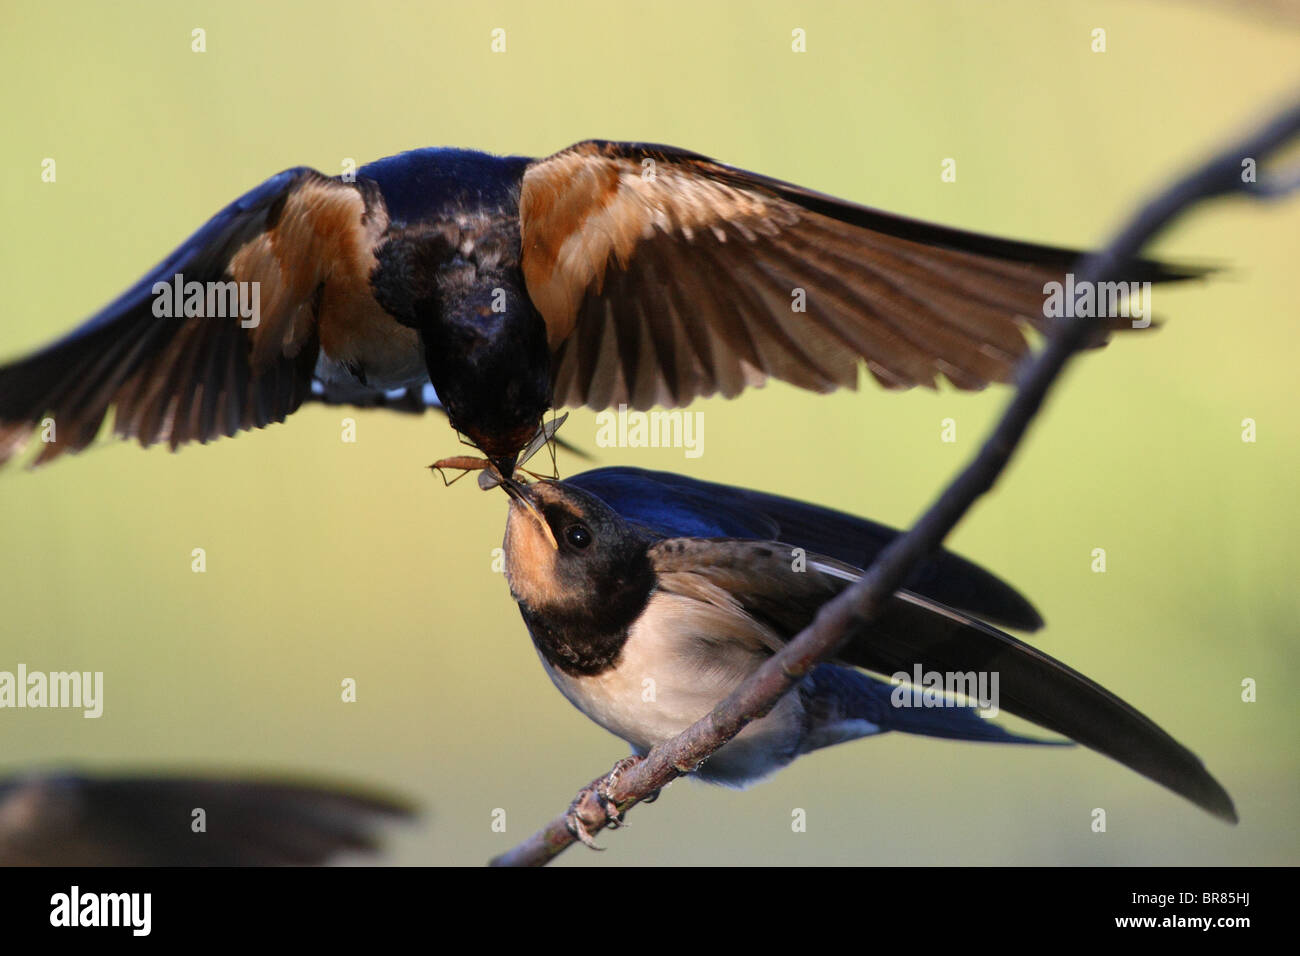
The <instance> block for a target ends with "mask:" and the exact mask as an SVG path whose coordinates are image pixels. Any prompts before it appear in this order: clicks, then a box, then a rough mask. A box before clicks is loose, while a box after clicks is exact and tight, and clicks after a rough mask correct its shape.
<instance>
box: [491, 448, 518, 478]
mask: <svg viewBox="0 0 1300 956" xmlns="http://www.w3.org/2000/svg"><path fill="white" fill-rule="evenodd" d="M488 461H490V462H492V467H493V468H495V469H496V470H497V473H498V474H499V475H501V477H502V478H510V477H511V476H512V475H514V473H515V465H516V464H517V463H518V461H519V455H518V453H516V454H513V455H502V456H500V457H498V458H493V457H492V456H491V455H489V456H488Z"/></svg>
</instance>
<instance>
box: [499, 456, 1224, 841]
mask: <svg viewBox="0 0 1300 956" xmlns="http://www.w3.org/2000/svg"><path fill="white" fill-rule="evenodd" d="M505 488H506V491H507V493H508V494H510V496H511V498H512V501H511V505H510V512H509V518H508V521H507V526H506V535H505V546H504V551H505V571H506V577H507V580H508V582H509V585H510V590H511V594H512V595H513V597H514V598H515V600H516V601H517V602H518V604H519V608H520V611H521V613H522V615H523V618H524V622H525V624H526V625H527V628H528V631H529V633H530V634H531V636H532V639H533V644H534V645H535V647H536V649H537V652H538V655H539V656H540V658H541V660H542V666H543V667H544V668H545V670H546V672H547V674H548V676H549V677H550V678H551V680H552V681H553V682H554V683H555V685H556V687H557V688H558V689H559V690H560V692H561V693H562V694H563V695H564V696H565V697H566V698H568V700H569V701H570V702H571V703H572V704H573V705H574V706H576V707H577V708H578V709H579V710H581V711H582V712H583V713H584V714H586V715H587V716H588V717H590V718H591V719H592V720H594V721H595V722H596V723H597V724H599V725H600V726H602V727H604V728H605V729H606V730H609V731H610V732H612V733H614V734H615V735H617V736H619V737H621V738H622V739H623V740H625V741H627V742H628V744H630V745H631V747H632V749H633V751H634V752H635V753H636V754H638V755H644V754H645V753H646V752H648V751H649V750H650V748H652V747H653V746H655V745H656V744H659V743H663V742H664V741H667V740H669V739H671V738H672V737H674V736H676V735H677V734H678V733H680V732H681V731H683V730H685V729H686V728H687V727H688V726H690V725H691V724H692V723H694V722H695V721H696V720H698V719H699V718H701V717H703V716H704V715H705V714H706V713H708V712H709V711H710V710H711V709H712V708H713V707H714V706H715V705H716V704H717V703H719V702H720V701H721V700H722V699H723V698H724V697H726V696H727V695H728V694H729V693H731V692H732V691H733V690H734V689H735V688H736V687H737V686H738V685H739V684H740V683H741V682H742V681H743V680H744V679H745V678H746V677H748V676H749V675H750V674H751V673H753V671H754V670H755V669H756V668H757V667H759V666H760V665H761V664H762V662H763V661H764V660H765V659H766V658H768V657H769V656H771V655H772V654H773V653H775V652H776V651H777V650H779V649H780V648H781V647H782V646H784V645H785V644H786V643H787V642H788V641H789V640H790V639H791V638H792V637H794V636H795V635H796V634H797V633H799V631H801V630H802V629H803V628H804V627H806V626H807V625H808V624H810V623H811V622H812V620H813V618H814V617H815V615H816V613H817V611H818V609H819V608H820V607H821V606H822V605H823V604H825V603H826V602H827V601H829V600H831V599H832V598H833V597H835V596H836V595H837V594H838V593H839V592H840V591H842V590H843V589H844V588H846V587H848V586H849V585H850V584H851V583H852V582H854V581H855V580H857V579H858V578H860V577H861V575H862V573H863V572H862V570H861V568H860V567H858V566H855V565H853V564H850V563H848V562H846V561H842V560H838V559H836V558H833V557H829V556H826V555H820V554H816V553H806V554H804V555H802V556H800V555H798V554H796V553H795V549H793V548H792V547H791V545H790V544H789V543H788V542H784V541H775V540H749V539H741V538H731V537H711V538H699V537H665V536H663V535H661V534H659V533H656V532H655V531H654V530H652V529H651V528H649V527H647V526H646V525H644V524H640V523H634V522H632V521H629V520H627V519H626V518H624V517H623V516H621V515H620V514H618V513H617V512H615V511H614V510H613V509H611V508H610V507H609V506H608V505H606V504H605V503H604V502H602V501H601V500H600V499H599V498H597V497H596V496H595V495H593V494H591V493H589V492H587V491H584V490H583V489H581V488H579V487H577V486H576V485H573V484H570V483H567V482H536V483H533V484H529V485H523V484H520V483H518V482H514V481H507V482H506V483H505ZM741 497H742V501H743V497H744V496H741ZM725 503H726V502H725V501H724V504H725ZM801 557H802V559H801ZM867 672H872V673H874V674H876V675H882V676H883V677H885V678H887V679H888V682H887V681H886V680H881V679H879V678H878V677H875V676H871V674H870V673H867ZM900 674H906V675H909V677H910V676H911V675H915V674H923V675H929V674H939V675H959V676H962V677H963V679H964V680H965V681H966V686H967V687H970V686H971V685H970V683H969V681H970V680H971V679H974V680H975V681H976V682H978V680H979V677H980V675H984V676H986V677H987V678H988V680H987V683H986V684H985V685H984V686H986V687H987V686H995V687H996V688H997V690H996V692H995V694H994V696H995V698H996V699H995V700H993V701H992V703H993V704H994V706H996V708H997V709H998V710H1001V711H1006V712H1008V713H1011V714H1015V715H1017V716H1019V717H1022V718H1024V719H1026V720H1028V721H1030V722H1032V723H1034V724H1036V725H1038V726H1040V727H1043V728H1045V729H1047V730H1049V731H1052V732H1054V733H1057V734H1060V735H1062V736H1064V737H1067V738H1069V739H1070V740H1073V741H1076V742H1078V743H1080V744H1083V745H1084V746H1087V747H1089V748H1091V749H1093V750H1096V751H1098V752H1099V753H1102V754H1105V755H1107V756H1109V757H1112V758H1113V759H1115V760H1117V761H1119V762H1120V763H1122V764H1124V765H1125V766H1127V767H1129V768H1131V769H1133V770H1135V771H1137V772H1138V773H1140V774H1142V775H1143V776H1146V777H1148V778H1150V779H1151V780H1154V781H1155V782H1157V783H1159V784H1161V785H1163V786H1165V787H1167V788H1169V789H1170V790H1172V791H1173V792H1174V793H1177V794H1179V795H1181V796H1183V797H1185V798H1187V799H1188V800H1190V801H1191V802H1193V803H1195V804H1196V805H1197V806H1199V807H1201V808H1203V809H1204V810H1206V811H1208V812H1210V813H1212V814H1214V815H1215V816H1217V817H1219V818H1221V819H1224V820H1228V821H1234V822H1235V820H1236V812H1235V810H1234V808H1233V805H1232V800H1231V798H1230V797H1229V796H1228V794H1227V792H1226V791H1225V790H1224V789H1223V787H1222V786H1220V785H1219V783H1218V782H1217V781H1216V780H1215V779H1214V778H1213V777H1212V776H1210V774H1209V772H1208V771H1207V770H1206V769H1205V767H1204V766H1203V765H1202V763H1201V761H1200V760H1199V759H1198V758H1197V757H1196V756H1195V755H1194V754H1192V753H1191V752H1190V751H1189V750H1187V749H1186V748H1185V747H1183V746H1182V745H1181V744H1179V743H1178V742H1177V741H1176V740H1174V739H1173V738H1172V737H1171V736H1169V734H1167V733H1165V732H1164V731H1163V730H1161V729H1160V728H1159V727H1157V726H1156V725H1155V724H1154V723H1153V722H1152V721H1151V720H1149V719H1148V718H1147V717H1145V716H1143V715H1142V714H1140V713H1139V712H1138V711H1137V710H1135V709H1134V708H1133V707H1131V706H1129V705H1128V704H1126V703H1125V702H1124V701H1122V700H1120V699H1119V698H1118V697H1116V696H1115V695H1114V694H1112V693H1110V692H1109V691H1107V690H1106V689H1105V688H1103V687H1101V686H1099V685H1098V684H1096V683H1094V682H1093V681H1091V680H1089V679H1088V678H1086V677H1084V676H1083V675H1082V674H1080V673H1078V672H1077V671H1074V670H1071V669H1070V668H1069V667H1067V666H1066V665H1065V664H1062V663H1061V662H1060V661H1057V660H1055V659H1053V658H1051V657H1049V656H1047V655H1046V654H1043V653H1042V652H1041V651H1038V650H1036V649H1034V648H1032V647H1030V646H1028V645H1026V644H1024V643H1022V642H1020V641H1018V640H1017V639H1015V638H1014V637H1012V636H1010V635H1009V634H1006V633H1003V632H1002V631H1000V630H998V629H996V628H994V627H993V626H991V625H989V624H986V623H984V622H983V621H980V620H979V619H977V618H975V617H973V616H971V615H970V614H967V613H963V612H962V611H960V610H958V609H956V608H953V607H949V606H947V605H945V604H943V603H941V602H940V601H937V600H935V599H933V598H931V597H927V596H926V595H924V594H921V593H917V592H915V591H912V590H907V589H904V590H900V591H898V592H897V593H896V594H895V595H894V597H893V598H892V599H891V600H890V602H889V603H888V605H887V606H886V607H885V608H884V610H883V612H882V613H881V614H879V615H878V616H877V617H876V618H875V619H874V620H873V621H872V622H871V623H870V624H868V625H866V626H865V627H864V628H863V629H862V631H861V632H860V633H857V634H854V635H852V637H851V640H850V643H849V644H848V645H847V646H846V647H845V648H844V649H843V650H841V651H840V652H839V654H838V656H837V657H836V658H835V659H834V660H833V661H831V662H829V663H824V664H821V665H818V666H817V667H816V668H815V669H814V670H813V671H812V673H810V674H809V675H808V676H807V677H806V678H805V679H804V680H803V681H802V683H801V684H799V685H798V687H796V688H795V689H794V690H793V691H792V692H791V693H788V694H786V695H785V696H784V697H783V698H782V699H781V700H780V702H779V703H778V704H777V705H776V707H775V708H774V709H773V710H772V711H771V712H770V713H769V714H767V715H766V716H764V717H762V718H760V719H758V720H756V721H753V722H752V723H750V724H748V725H747V726H746V727H745V729H744V730H742V731H741V732H740V734H739V735H737V736H736V737H735V738H733V739H732V740H731V741H730V742H728V743H727V744H726V745H724V746H723V747H722V748H721V749H720V750H718V751H717V752H716V753H714V754H713V755H712V756H711V757H710V758H708V760H706V761H705V762H704V764H703V765H702V766H701V767H699V768H698V769H697V770H696V771H695V774H694V775H695V776H697V777H699V778H700V779H703V780H706V781H709V782H713V783H719V784H723V785H727V786H734V787H743V786H746V785H748V784H749V783H752V782H754V781H756V780H758V779H760V778H762V777H764V776H766V775H768V774H770V773H772V772H774V771H776V770H778V769H780V768H781V767H783V766H785V765H787V764H789V763H790V762H791V761H792V760H794V759H795V758H796V757H799V756H801V755H803V754H806V753H809V752H810V751H813V750H817V749H819V748H822V747H826V746H830V745H832V744H837V743H842V742H845V741H848V740H853V739H857V738H860V737H866V736H871V735H874V734H879V733H883V732H886V731H891V730H896V731H902V732H906V733H913V734H921V735H925V736H933V737H946V738H952V739H959V740H979V741H990V742H1016V743H1041V742H1042V741H1036V740H1033V739H1031V738H1025V737H1020V736H1018V735H1014V734H1011V733H1010V732H1008V731H1006V730H1004V729H1003V728H1001V727H999V726H997V725H996V724H993V723H991V722H990V721H989V720H987V719H985V716H983V715H981V714H980V713H979V712H978V711H977V709H976V708H973V707H971V706H955V705H956V704H958V703H960V702H959V701H956V700H954V699H950V697H946V696H945V697H935V698H933V699H931V701H930V702H929V705H923V706H915V703H916V695H915V694H914V693H912V694H908V693H902V696H901V697H900V696H899V695H900V693H901V692H902V690H903V684H902V683H901V682H900V678H899V676H898V675H900ZM646 681H652V682H653V684H652V686H653V688H654V693H653V694H650V695H648V696H649V699H647V695H646V693H645V688H646V686H647V685H646ZM928 681H929V679H928V677H927V678H925V682H926V683H927V685H928ZM994 681H996V683H994ZM966 696H968V697H969V696H970V695H969V694H967V695H966ZM980 704H981V707H984V704H985V702H984V701H981V702H980ZM984 709H985V712H986V713H988V712H989V711H988V710H987V707H984Z"/></svg>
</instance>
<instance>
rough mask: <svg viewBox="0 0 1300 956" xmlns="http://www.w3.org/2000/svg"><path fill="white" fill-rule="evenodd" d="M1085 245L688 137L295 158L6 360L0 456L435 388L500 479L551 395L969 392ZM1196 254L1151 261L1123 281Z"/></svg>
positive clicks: (638, 403) (998, 362)
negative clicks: (861, 200)
mask: <svg viewBox="0 0 1300 956" xmlns="http://www.w3.org/2000/svg"><path fill="white" fill-rule="evenodd" d="M1078 255H1079V254H1078V253H1077V252H1075V251H1073V250H1070V249H1064V248H1058V247H1052V246H1045V245H1036V244H1032V243H1025V242H1015V241H1010V240H1005V239H999V238H995V237H992V236H987V235H980V234H976V233H971V232H964V231H961V230H958V229H952V228H948V227H944V226H939V225H931V224H927V223H924V222H919V221H916V220H913V219H907V218H903V217H900V216H895V215H891V214H889V213H886V212H882V211H880V210H877V209H871V208H868V207H865V206H860V205H857V204H855V203H851V202H846V201H844V200H840V199H835V198H833V197H831V196H827V195H824V194H821V193H817V192H814V191H812V190H809V189H805V188H803V187H800V186H796V185H792V184H790V183H787V182H782V181H781V180H777V179H772V178H770V177H767V176H762V175H759V174H757V173H751V172H747V171H745V170H743V169H738V168H736V167H733V166H728V165H724V164H723V163H719V162H715V161H714V160H711V159H709V158H707V157H705V156H701V155H699V154H697V153H692V152H688V151H686V150H682V149H676V148H674V147H670V146H656V145H647V144H641V143H616V142H606V141H597V140H592V141H587V142H582V143H578V144H577V145H575V146H572V147H570V148H568V149H565V150H563V151H561V152H559V153H556V154H554V155H552V156H549V157H547V158H544V159H531V158H527V157H522V156H494V155H490V154H487V153H482V152H475V151H471V150H463V149H450V148H435V149H418V150H412V151H410V152H406V153H401V154H398V155H396V156H391V157H388V158H386V159H381V160H378V161H376V162H373V163H370V164H368V165H366V166H363V167H361V168H360V169H359V170H357V171H356V172H355V173H353V174H345V175H342V176H335V177H329V176H325V175H323V174H321V173H319V172H317V171H316V170H313V169H310V168H307V167H298V168H295V169H289V170H286V171H285V172H282V173H280V174H278V175H276V176H273V177H271V178H270V179H268V180H267V181H266V182H264V183H262V184H261V185H260V186H257V187H256V188H254V189H252V190H251V191H249V192H248V193H246V194H245V195H243V196H241V197H240V198H239V199H236V200H235V201H234V202H233V203H231V204H230V205H228V206H227V207H226V208H225V209H223V210H221V211H220V212H219V213H217V214H216V215H215V216H214V217H213V218H212V219H210V220H209V221H208V222H207V223H206V224H205V225H204V226H203V227H202V228H200V229H199V230H198V231H197V232H196V233H194V235H192V236H191V237H190V238H189V239H187V240H185V242H183V243H182V244H181V245H180V246H179V247H178V248H176V250H175V251H173V252H172V253H171V254H170V255H168V256H167V257H166V258H165V259H164V260H163V261H162V262H160V263H159V264H158V265H157V266H156V267H155V268H154V269H152V270H151V271H150V272H149V273H148V274H147V275H145V276H144V278H142V279H141V280H140V281H139V282H137V283H136V284H135V285H134V286H132V287H131V288H130V289H128V290H127V291H126V292H124V293H123V294H122V295H121V296H119V297H118V298H117V299H116V300H114V301H113V302H112V303H110V304H109V305H108V306H106V307H105V308H104V309H103V310H102V311H100V312H99V313H98V314H97V315H95V316H94V317H93V318H91V319H89V320H88V321H87V322H86V323H85V324H83V325H82V326H81V327H80V328H78V329H76V330H75V331H73V332H71V333H70V334H68V335H66V336H65V337H64V338H62V339H59V340H58V341H56V342H54V343H53V344H52V345H49V346H48V347H46V348H43V349H41V350H40V351H38V352H36V353H35V354H33V355H30V356H28V357H26V358H22V359H20V360H17V361H14V362H13V363H11V364H9V365H7V366H4V367H2V368H0V462H3V461H4V460H6V459H8V458H9V457H11V456H13V455H14V454H15V453H17V451H18V450H19V449H20V448H21V447H23V445H24V444H25V443H26V442H27V441H28V440H29V438H30V436H31V434H32V433H33V430H34V429H35V428H37V427H38V426H42V423H46V420H47V419H50V420H52V421H53V425H54V427H53V429H49V428H45V433H44V434H43V435H42V439H43V441H45V447H44V448H42V450H41V453H40V455H39V456H38V457H37V459H36V461H37V462H44V461H48V460H49V459H51V458H53V457H56V456H57V455H59V454H61V453H62V452H65V451H77V450H80V449H82V448H84V447H86V446H87V445H88V444H90V443H91V442H92V441H93V440H94V438H95V436H96V433H97V432H98V430H99V427H100V425H101V423H102V422H103V420H104V417H105V416H106V414H107V412H108V410H109V409H110V408H113V409H114V410H115V413H114V426H113V427H114V431H115V432H116V433H117V434H118V435H119V436H122V437H133V438H135V439H137V440H138V441H139V442H140V443H141V444H142V445H150V444H153V443H155V442H167V443H169V444H170V445H171V446H172V448H173V449H175V448H176V447H177V446H178V445H180V444H182V443H184V442H188V441H200V442H206V441H208V440H209V439H211V438H214V437H216V436H218V435H233V434H234V433H236V432H237V431H239V430H240V429H248V428H261V427H263V426H265V425H267V424H269V423H271V422H279V421H283V420H284V418H285V417H286V416H287V415H289V414H290V413H291V412H293V411H294V410H295V409H297V408H298V407H299V406H300V405H301V404H303V403H304V402H310V401H315V402H324V403H331V404H351V405H361V406H372V405H386V406H395V407H399V408H406V409H422V408H424V407H426V406H427V405H428V404H429V403H430V402H431V401H433V396H434V391H435V390H436V395H437V397H438V399H440V401H441V403H442V405H443V406H444V407H445V410H446V412H447V414H448V416H449V418H450V420H451V424H452V425H453V426H454V427H455V428H456V429H457V430H458V431H459V432H460V433H461V434H462V435H463V436H465V437H466V438H467V439H468V440H469V441H470V442H471V443H472V444H473V445H475V446H476V447H477V448H478V449H480V450H481V451H482V453H483V454H484V455H486V456H487V459H489V460H490V462H491V464H492V466H493V467H494V468H495V469H496V470H497V471H499V472H500V473H502V474H505V475H507V476H509V475H510V474H511V473H512V471H513V468H514V464H515V457H516V455H517V454H518V452H519V451H520V449H522V448H523V447H525V446H526V445H527V444H528V443H529V441H530V440H531V439H532V438H533V436H534V435H535V434H536V433H537V431H538V429H539V427H540V426H541V422H542V420H543V416H544V414H545V412H546V411H547V410H549V409H551V408H552V407H555V408H559V407H562V406H582V405H586V406H588V407H590V408H593V409H601V408H606V407H613V406H618V405H620V404H625V405H628V406H629V407H631V408H634V409H645V408H649V407H651V406H654V405H663V406H670V407H671V406H681V405H685V404H687V403H689V402H690V401H691V400H692V399H694V398H697V397H701V396H707V395H714V394H720V395H723V396H726V397H732V396H735V395H737V394H738V393H739V392H740V391H741V390H742V389H744V388H745V387H747V386H751V385H759V384H761V383H762V382H764V381H765V380H767V379H769V378H775V379H780V380H782V381H786V382H790V383H792V384H794V385H797V386H800V387H802V388H806V389H811V390H813V391H818V392H828V391H831V390H833V389H837V388H842V387H849V388H854V387H856V385H857V379H858V366H859V364H860V363H863V364H865V366H866V368H867V370H868V371H869V372H870V374H871V375H872V377H873V378H874V379H875V380H876V381H878V382H879V383H880V384H882V385H884V386H886V387H889V388H907V387H911V386H914V385H927V386H932V387H933V386H934V384H935V382H936V380H937V378H938V377H940V376H943V377H945V378H947V379H948V380H949V381H950V382H951V383H952V384H953V385H955V386H956V387H958V388H961V389H977V388H981V387H983V386H984V385H986V384H988V383H990V382H1002V381H1006V380H1007V379H1008V378H1009V376H1010V374H1011V371H1012V368H1013V367H1014V366H1015V364H1016V362H1017V360H1018V359H1019V358H1020V356H1021V355H1022V354H1023V353H1024V352H1025V350H1026V348H1027V345H1026V338H1025V330H1026V328H1027V327H1028V326H1037V327H1041V326H1042V325H1043V324H1044V323H1045V322H1046V319H1045V318H1044V311H1045V310H1044V300H1045V288H1044V287H1045V284H1046V283H1048V282H1051V281H1059V280H1061V279H1062V277H1063V276H1064V274H1065V273H1066V271H1067V269H1068V268H1069V266H1070V264H1071V263H1072V262H1073V261H1074V260H1075V259H1076V258H1077V257H1078ZM1203 271H1204V270H1199V269H1193V268H1183V267H1178V266H1170V265H1163V264H1160V263H1156V262H1150V261H1141V262H1137V263H1135V264H1134V265H1133V266H1132V267H1131V268H1130V269H1129V271H1128V274H1126V276H1124V278H1125V279H1127V280H1130V281H1153V282H1159V281H1171V280H1180V279H1187V278H1191V277H1193V276H1197V275H1200V274H1202V273H1203ZM1123 326H1124V323H1112V322H1107V321H1099V323H1098V328H1099V330H1102V329H1105V328H1110V327H1123ZM1099 334H1100V332H1099ZM430 386H432V388H430ZM47 424H48V423H47Z"/></svg>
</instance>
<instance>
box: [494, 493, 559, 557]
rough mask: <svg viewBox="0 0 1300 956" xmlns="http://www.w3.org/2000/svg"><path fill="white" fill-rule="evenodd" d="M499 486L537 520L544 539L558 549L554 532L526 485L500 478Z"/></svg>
mask: <svg viewBox="0 0 1300 956" xmlns="http://www.w3.org/2000/svg"><path fill="white" fill-rule="evenodd" d="M501 487H502V488H504V489H505V493H506V494H508V495H509V496H510V497H511V498H512V499H513V500H515V501H517V502H519V504H520V506H521V507H522V508H523V509H524V510H525V511H527V512H528V513H529V514H531V515H532V516H533V518H535V519H536V520H537V526H538V527H539V528H540V529H541V531H542V534H544V535H545V536H546V540H547V541H549V542H550V543H551V547H552V548H554V549H555V550H556V551H558V550H560V545H559V544H558V543H557V542H556V540H555V533H554V532H553V531H551V526H550V524H548V523H547V521H546V516H545V515H544V514H542V509H541V508H539V507H538V506H537V502H536V501H534V500H533V496H532V494H531V493H529V491H528V486H527V485H525V484H524V483H523V482H521V481H515V479H513V478H502V479H501Z"/></svg>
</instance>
